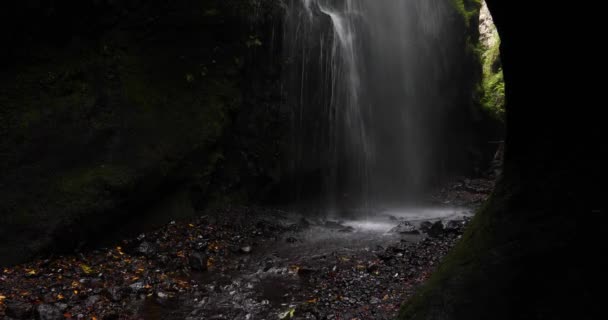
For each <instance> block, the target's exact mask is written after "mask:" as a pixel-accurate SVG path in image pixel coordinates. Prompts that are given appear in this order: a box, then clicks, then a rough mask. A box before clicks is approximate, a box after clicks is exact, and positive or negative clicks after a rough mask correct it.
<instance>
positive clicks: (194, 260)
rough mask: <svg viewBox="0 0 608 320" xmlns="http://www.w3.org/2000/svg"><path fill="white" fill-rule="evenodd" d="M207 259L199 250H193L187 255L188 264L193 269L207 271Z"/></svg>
mask: <svg viewBox="0 0 608 320" xmlns="http://www.w3.org/2000/svg"><path fill="white" fill-rule="evenodd" d="M207 261H208V258H207V256H206V255H205V254H204V253H201V252H193V253H192V254H191V255H190V257H188V264H189V265H190V268H191V269H192V270H194V271H207Z"/></svg>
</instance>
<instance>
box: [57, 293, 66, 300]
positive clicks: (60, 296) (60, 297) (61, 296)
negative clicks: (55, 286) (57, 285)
mask: <svg viewBox="0 0 608 320" xmlns="http://www.w3.org/2000/svg"><path fill="white" fill-rule="evenodd" d="M63 299H65V297H64V296H63V295H62V294H61V293H60V294H58V295H57V300H63Z"/></svg>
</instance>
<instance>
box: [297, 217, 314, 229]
mask: <svg viewBox="0 0 608 320" xmlns="http://www.w3.org/2000/svg"><path fill="white" fill-rule="evenodd" d="M310 225H311V223H310V221H308V219H306V218H304V217H302V218H300V221H298V226H299V227H300V228H302V229H306V228H310Z"/></svg>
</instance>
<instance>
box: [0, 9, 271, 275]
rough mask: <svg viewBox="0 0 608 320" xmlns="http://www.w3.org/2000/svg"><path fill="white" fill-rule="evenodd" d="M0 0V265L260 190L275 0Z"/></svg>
mask: <svg viewBox="0 0 608 320" xmlns="http://www.w3.org/2000/svg"><path fill="white" fill-rule="evenodd" d="M2 6H3V8H2V10H0V11H2V15H3V17H2V18H4V19H2V21H3V25H2V27H3V28H2V33H3V36H4V37H3V39H8V40H7V42H6V43H5V45H6V46H5V48H6V50H3V52H2V57H1V59H0V63H1V64H2V69H3V72H2V75H0V135H1V136H2V139H1V140H0V158H1V161H0V194H2V201H0V264H9V263H13V262H17V261H22V260H24V259H27V258H28V257H31V256H32V255H35V254H38V253H43V252H44V253H49V252H57V251H63V250H69V249H74V248H76V247H79V246H83V245H86V244H89V243H94V242H95V241H97V240H99V239H103V238H104V237H105V236H107V234H108V233H109V232H110V231H111V230H114V229H117V226H121V225H136V224H138V223H139V224H143V221H144V220H145V221H148V223H149V222H150V221H154V219H153V218H151V217H150V216H151V215H155V214H157V215H159V216H158V217H157V219H159V220H162V221H165V222H166V221H167V219H171V218H174V217H175V216H180V215H182V216H183V215H187V214H189V213H192V212H193V211H194V210H196V209H200V208H203V207H206V206H209V205H213V204H214V203H215V204H217V203H222V202H227V201H229V202H230V203H242V202H248V201H253V200H255V199H261V198H264V197H266V195H267V192H268V189H264V187H263V186H271V185H272V183H273V182H274V181H275V180H276V179H277V176H276V174H275V172H276V171H277V170H278V169H277V167H278V166H279V164H278V161H277V150H278V148H279V147H280V139H281V136H282V134H281V119H280V114H279V110H278V105H279V104H280V96H279V94H278V87H279V86H278V81H279V72H280V66H279V59H276V58H275V57H276V56H277V55H276V54H275V51H276V50H277V47H280V43H279V42H278V40H277V37H276V36H274V35H276V34H280V26H281V21H280V17H281V14H277V13H276V11H277V10H279V11H280V10H281V8H280V7H279V2H277V1H253V0H252V1H219V0H204V1H180V2H167V1H160V0H158V1H127V2H116V1H80V2H79V3H78V4H67V3H54V2H45V1H42V2H41V1H25V2H21V1H7V2H5V3H3V4H2ZM254 186H255V187H254ZM259 186H262V187H259ZM158 206H163V207H165V208H168V209H167V210H165V211H164V212H162V213H159V212H157V211H158V210H156V211H154V210H150V208H154V207H158ZM171 208H172V209H171ZM155 212H156V213H155ZM142 217H146V219H143V218H142ZM137 221H139V222H137ZM141 227H142V226H141V225H140V226H139V227H137V228H141Z"/></svg>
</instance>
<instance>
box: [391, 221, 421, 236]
mask: <svg viewBox="0 0 608 320" xmlns="http://www.w3.org/2000/svg"><path fill="white" fill-rule="evenodd" d="M389 232H391V233H401V234H420V232H419V231H418V230H416V227H415V226H414V225H413V224H411V223H410V222H408V221H403V222H401V223H400V224H399V225H398V226H396V227H394V228H392V229H391V230H390V231H389Z"/></svg>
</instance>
